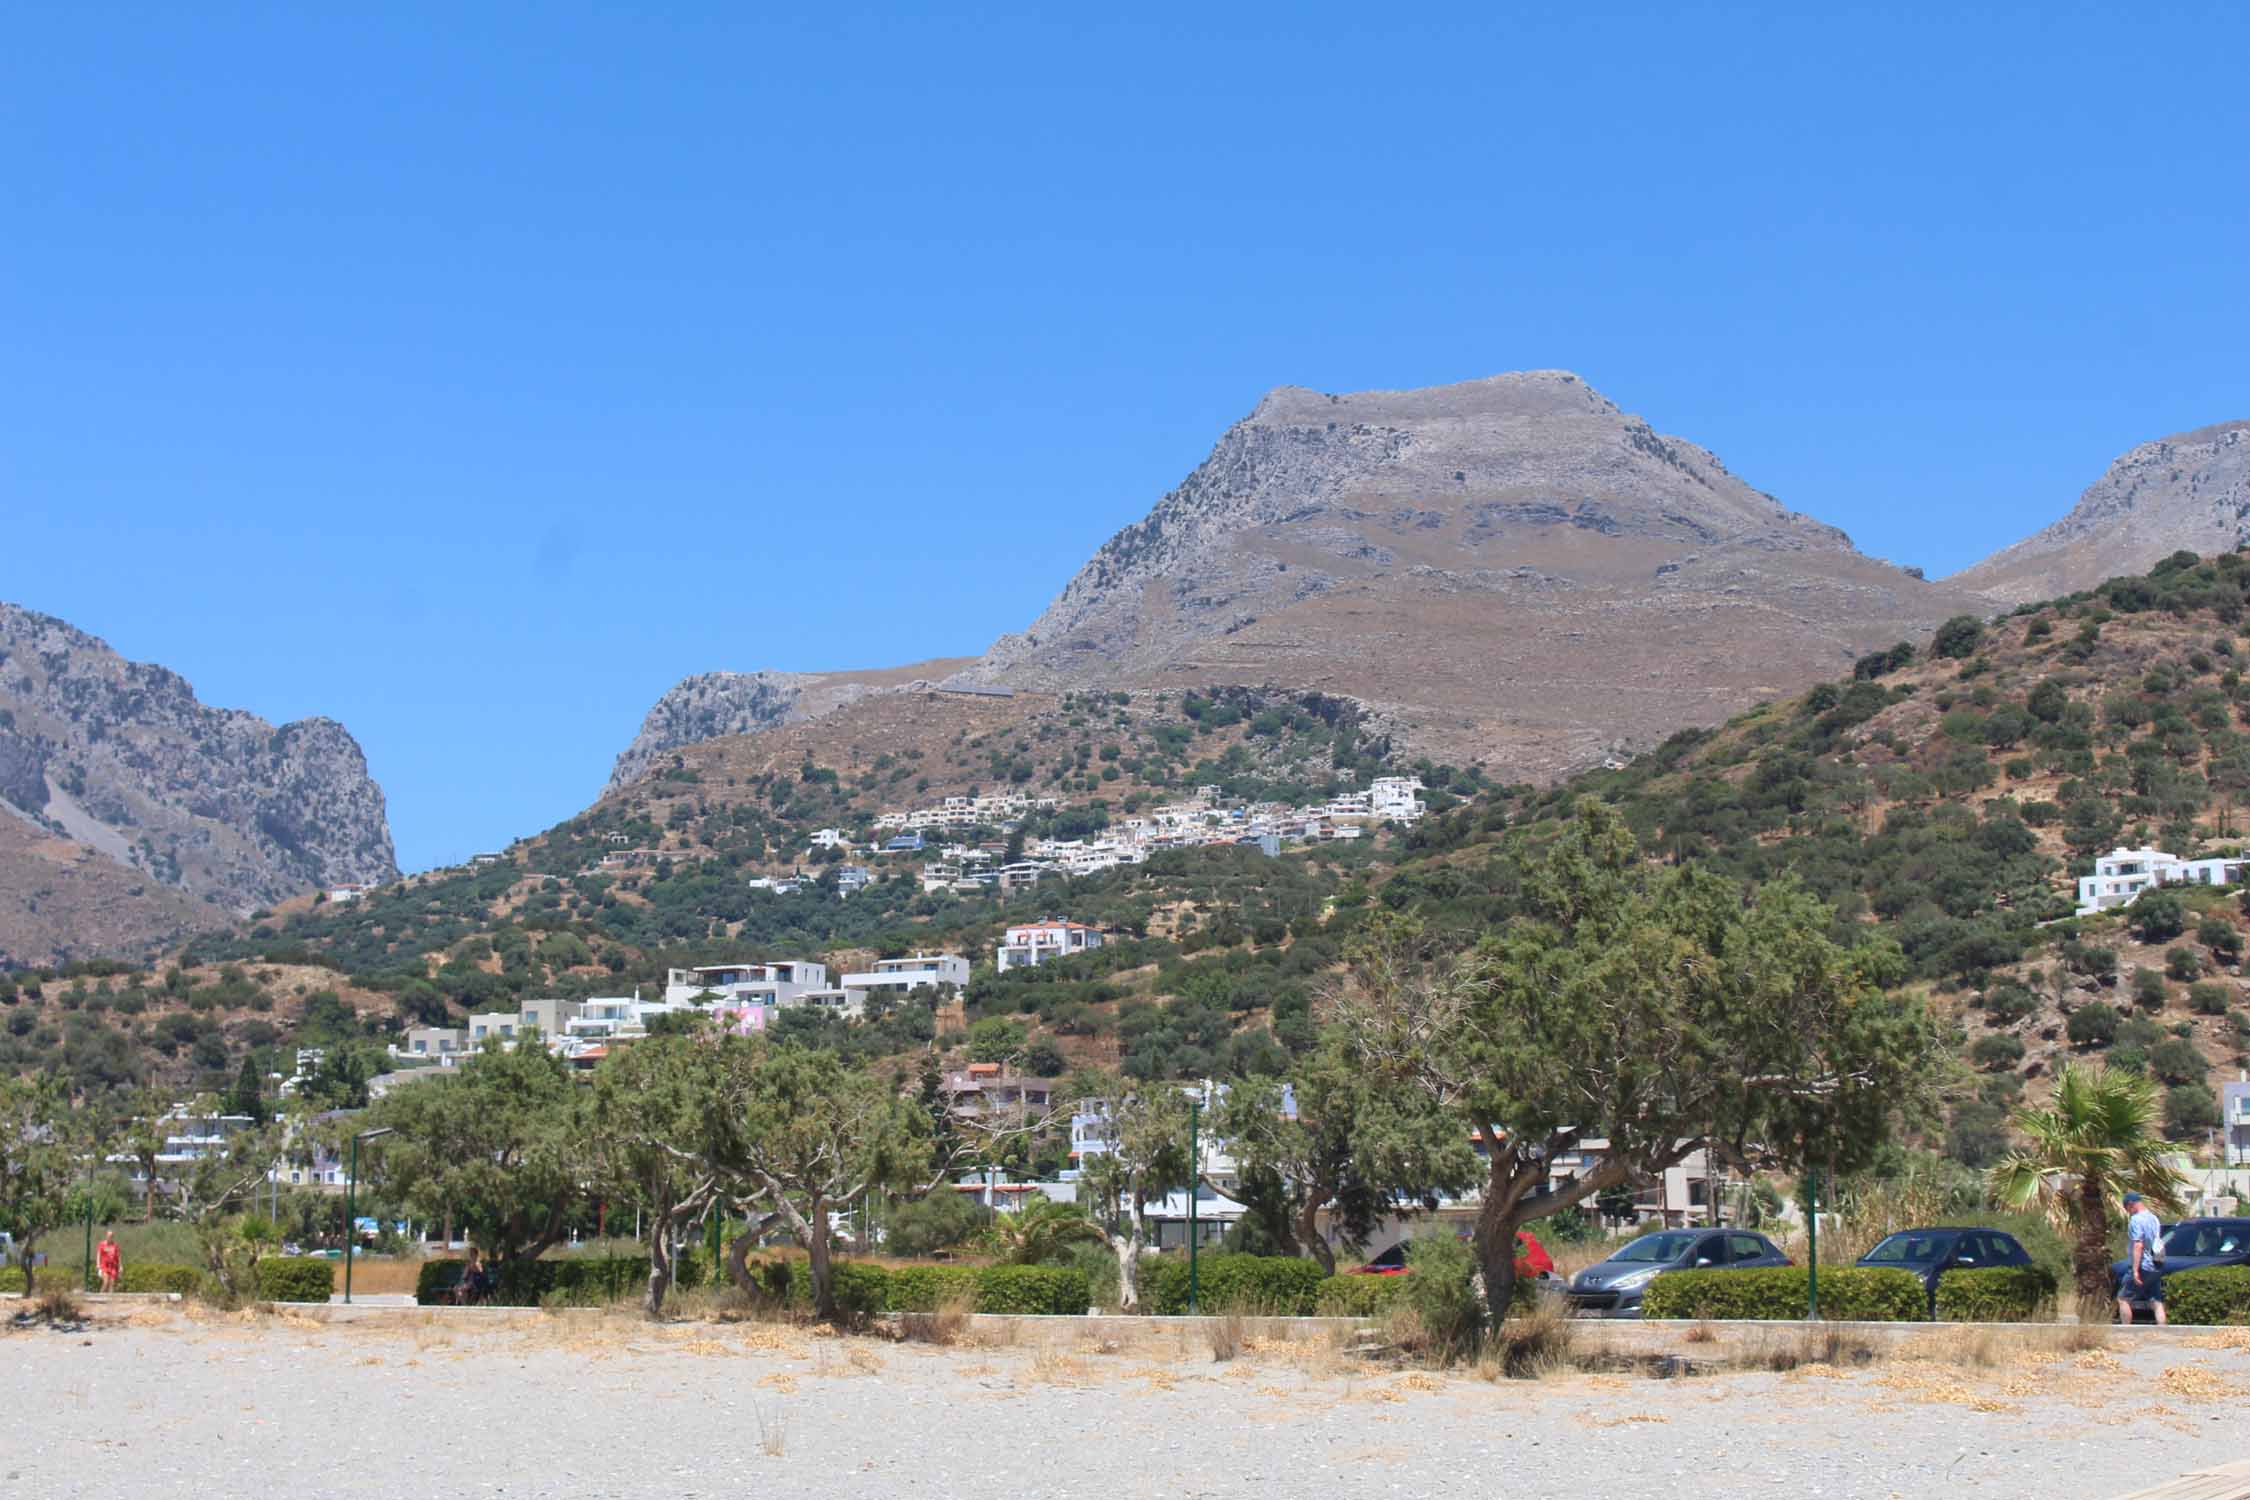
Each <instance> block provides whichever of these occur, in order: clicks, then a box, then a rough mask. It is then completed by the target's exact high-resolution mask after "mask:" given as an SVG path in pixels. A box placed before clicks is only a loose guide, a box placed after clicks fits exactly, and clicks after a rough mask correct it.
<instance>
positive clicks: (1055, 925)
mask: <svg viewBox="0 0 2250 1500" xmlns="http://www.w3.org/2000/svg"><path fill="white" fill-rule="evenodd" d="M1101 945H1102V935H1101V931H1100V929H1099V928H1094V927H1088V926H1087V925H1086V924H1085V923H1083V922H1061V921H1056V920H1055V919H1054V918H1051V917H1050V918H1049V919H1047V920H1046V921H1044V922H1029V923H1026V924H1024V925H1023V926H1021V927H1011V928H1009V929H1008V930H1007V932H1006V934H1005V935H1003V936H1002V938H1001V939H1000V946H999V950H998V952H997V954H996V960H997V962H998V964H999V967H1000V971H1001V972H1002V973H1006V972H1007V971H1008V970H1010V969H1020V968H1023V967H1024V966H1025V965H1027V964H1041V963H1045V962H1046V961H1047V960H1048V959H1050V958H1067V957H1069V956H1070V955H1071V954H1073V953H1088V952H1091V951H1093V950H1094V949H1096V948H1099V947H1100V946H1101Z"/></svg>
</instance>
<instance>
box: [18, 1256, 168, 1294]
mask: <svg viewBox="0 0 2250 1500" xmlns="http://www.w3.org/2000/svg"><path fill="white" fill-rule="evenodd" d="M78 1270H79V1268H78V1267H76V1266H57V1265H49V1266H44V1267H42V1268H41V1270H40V1277H39V1279H40V1280H41V1281H42V1282H45V1281H47V1280H49V1279H54V1280H57V1281H62V1282H67V1283H69V1284H70V1285H71V1286H72V1287H76V1286H77V1285H78ZM95 1284H96V1285H97V1286H98V1285H100V1283H99V1282H96V1283H95ZM202 1288H203V1273H202V1272H201V1271H199V1270H197V1269H196V1268H195V1267H194V1266H177V1265H167V1264H165V1263H164V1262H162V1261H147V1262H145V1263H144V1262H136V1263H135V1264H133V1265H129V1266H127V1267H125V1269H124V1271H123V1272H122V1273H121V1274H120V1275H119V1276H118V1278H117V1289H118V1290H119V1291H121V1292H178V1293H179V1294H180V1295H181V1296H183V1297H190V1296H193V1295H194V1294H195V1293H196V1292H198V1291H201V1290H202ZM22 1290H23V1268H22V1267H21V1266H9V1267H8V1268H7V1269H6V1270H0V1292H20V1291H22Z"/></svg>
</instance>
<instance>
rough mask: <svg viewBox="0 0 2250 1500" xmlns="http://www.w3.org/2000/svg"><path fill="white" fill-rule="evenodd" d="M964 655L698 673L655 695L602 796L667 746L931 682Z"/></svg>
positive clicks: (639, 773)
mask: <svg viewBox="0 0 2250 1500" xmlns="http://www.w3.org/2000/svg"><path fill="white" fill-rule="evenodd" d="M965 665H967V661H966V659H964V658H952V659H947V660H940V661H926V662H917V663H916V664H915V665H913V666H910V667H894V668H889V669H882V670H875V671H865V672H700V673H698V674H696V675H695V676H693V677H683V678H681V679H680V680H679V681H678V682H676V683H674V684H673V685H672V686H671V688H669V689H668V690H667V691H666V692H665V694H664V696H663V697H661V698H659V699H657V700H656V703H655V706H653V707H652V708H650V709H649V711H648V716H647V717H646V718H644V719H642V720H641V730H640V733H639V734H636V735H634V736H633V742H632V743H631V744H630V745H627V746H626V747H625V749H624V751H623V752H622V753H620V754H619V755H618V757H617V763H616V765H614V766H613V767H611V769H610V773H609V785H608V786H606V787H605V788H603V791H604V794H605V795H606V794H607V793H609V792H614V791H617V790H618V789H619V788H621V787H626V786H630V785H631V784H632V783H634V782H636V781H638V780H640V779H641V778H642V777H643V776H646V775H647V774H648V773H649V770H650V768H651V767H652V766H654V765H655V764H656V761H657V759H658V758H659V757H660V756H662V755H664V754H665V753H666V752H667V751H671V750H677V749H679V748H680V747H681V746H683V745H693V744H697V743H699V742H701V741H703V740H714V739H720V738H723V737H724V736H727V735H733V734H753V733H756V732H757V731H758V730H761V729H778V728H780V727H781V726H782V725H784V724H798V723H802V722H804V721H805V720H807V719H816V718H819V717H821V716H822V715H824V714H828V713H832V712H834V711H835V710H837V709H839V708H842V707H843V706H844V705H845V704H847V703H855V702H857V701H858V700H860V699H861V698H864V697H867V696H868V695H869V694H872V693H887V692H896V691H899V690H901V689H909V688H921V687H927V686H928V685H929V684H930V683H931V682H932V681H934V680H936V679H939V678H943V677H946V676H949V675H950V674H952V673H954V672H957V671H959V670H960V669H961V668H962V667H963V666H965Z"/></svg>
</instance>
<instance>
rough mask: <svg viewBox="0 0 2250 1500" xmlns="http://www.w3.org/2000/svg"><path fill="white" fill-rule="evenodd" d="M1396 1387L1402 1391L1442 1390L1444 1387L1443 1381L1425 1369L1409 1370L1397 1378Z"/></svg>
mask: <svg viewBox="0 0 2250 1500" xmlns="http://www.w3.org/2000/svg"><path fill="white" fill-rule="evenodd" d="M1398 1388H1399V1389H1400V1390H1402V1391H1442V1390H1444V1389H1445V1382H1444V1381H1442V1380H1440V1379H1438V1378H1437V1377H1436V1376H1435V1375H1432V1374H1429V1373H1428V1372H1427V1371H1423V1370H1409V1371H1408V1372H1407V1373H1406V1374H1404V1375H1401V1376H1400V1377H1399V1378H1398Z"/></svg>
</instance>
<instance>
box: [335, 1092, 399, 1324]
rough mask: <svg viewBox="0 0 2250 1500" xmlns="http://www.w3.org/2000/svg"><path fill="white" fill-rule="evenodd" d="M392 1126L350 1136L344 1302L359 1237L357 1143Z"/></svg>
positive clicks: (348, 1299)
mask: <svg viewBox="0 0 2250 1500" xmlns="http://www.w3.org/2000/svg"><path fill="white" fill-rule="evenodd" d="M393 1128H394V1127H392V1126H389V1125H380V1126H377V1127H376V1128H375V1129H373V1130H362V1131H361V1132H360V1133H359V1134H357V1135H355V1136H353V1137H352V1164H351V1172H350V1175H349V1176H348V1177H346V1178H345V1180H344V1302H345V1305H347V1306H349V1305H350V1303H351V1300H352V1241H354V1240H356V1239H358V1238H359V1222H358V1220H359V1143H360V1142H361V1141H371V1140H373V1139H375V1137H377V1136H379V1135H389V1134H390V1133H391V1131H392V1129H393Z"/></svg>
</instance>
